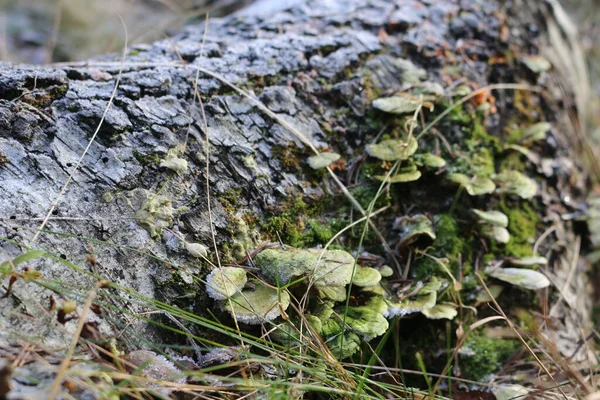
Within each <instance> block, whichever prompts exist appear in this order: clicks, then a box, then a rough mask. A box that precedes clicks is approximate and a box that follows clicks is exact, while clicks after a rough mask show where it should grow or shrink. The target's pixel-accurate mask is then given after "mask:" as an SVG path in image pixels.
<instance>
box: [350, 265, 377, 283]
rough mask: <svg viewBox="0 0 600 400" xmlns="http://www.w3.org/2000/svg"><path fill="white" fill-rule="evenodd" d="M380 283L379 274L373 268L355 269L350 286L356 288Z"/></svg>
mask: <svg viewBox="0 0 600 400" xmlns="http://www.w3.org/2000/svg"><path fill="white" fill-rule="evenodd" d="M379 282H381V274H380V273H379V271H377V270H376V269H375V268H368V267H357V268H356V271H355V273H354V276H353V277H352V285H356V286H358V287H369V286H377V285H378V284H379Z"/></svg>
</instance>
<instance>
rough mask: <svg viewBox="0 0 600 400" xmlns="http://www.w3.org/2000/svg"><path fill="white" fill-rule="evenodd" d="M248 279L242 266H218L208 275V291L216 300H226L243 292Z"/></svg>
mask: <svg viewBox="0 0 600 400" xmlns="http://www.w3.org/2000/svg"><path fill="white" fill-rule="evenodd" d="M247 280H248V278H247V276H246V270H244V269H242V268H237V267H222V268H216V269H214V270H212V271H211V273H210V274H208V276H207V277H206V292H207V293H208V295H209V296H210V297H212V298H213V299H215V300H225V299H228V298H230V297H231V296H233V295H235V294H236V293H239V292H241V291H242V289H243V288H244V286H245V285H246V282H247Z"/></svg>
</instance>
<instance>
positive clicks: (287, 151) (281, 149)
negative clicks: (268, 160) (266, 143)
mask: <svg viewBox="0 0 600 400" xmlns="http://www.w3.org/2000/svg"><path fill="white" fill-rule="evenodd" d="M272 153H273V157H275V158H276V159H278V160H279V162H280V164H281V168H283V169H284V170H285V171H288V172H298V171H299V170H300V169H301V168H300V165H301V161H302V160H303V159H304V158H307V156H305V151H304V150H302V149H300V148H299V147H297V146H296V144H295V143H294V142H289V144H287V145H286V146H283V145H277V146H273V148H272Z"/></svg>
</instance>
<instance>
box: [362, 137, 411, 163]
mask: <svg viewBox="0 0 600 400" xmlns="http://www.w3.org/2000/svg"><path fill="white" fill-rule="evenodd" d="M418 147H419V144H418V143H417V139H415V138H414V137H412V136H411V137H410V138H409V139H408V140H407V141H403V140H399V139H387V140H383V141H381V142H379V143H376V144H369V145H367V148H366V151H367V153H368V154H369V155H370V156H371V157H375V158H379V159H380V160H384V161H396V160H406V159H408V158H409V157H410V156H412V155H413V154H415V151H417V148H418Z"/></svg>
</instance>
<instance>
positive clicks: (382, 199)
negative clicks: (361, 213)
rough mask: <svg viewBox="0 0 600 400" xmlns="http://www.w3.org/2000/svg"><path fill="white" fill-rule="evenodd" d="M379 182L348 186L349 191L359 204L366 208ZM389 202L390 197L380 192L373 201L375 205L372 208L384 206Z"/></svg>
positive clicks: (377, 188) (373, 196)
mask: <svg viewBox="0 0 600 400" xmlns="http://www.w3.org/2000/svg"><path fill="white" fill-rule="evenodd" d="M380 184H381V183H380V182H376V183H370V182H368V183H365V184H363V185H360V186H355V187H353V188H350V189H349V191H350V193H351V194H352V196H354V198H355V199H356V200H357V201H358V202H359V203H360V205H361V206H362V207H363V208H364V209H365V210H366V209H367V208H368V207H369V204H371V202H372V201H373V199H374V198H375V195H376V194H377V191H378V190H379V185H380ZM390 204H391V199H390V198H389V197H388V196H386V194H385V193H382V194H381V195H380V196H379V198H378V199H377V201H376V202H375V207H374V208H373V209H374V210H377V209H378V208H381V207H386V206H389V205H390Z"/></svg>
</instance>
